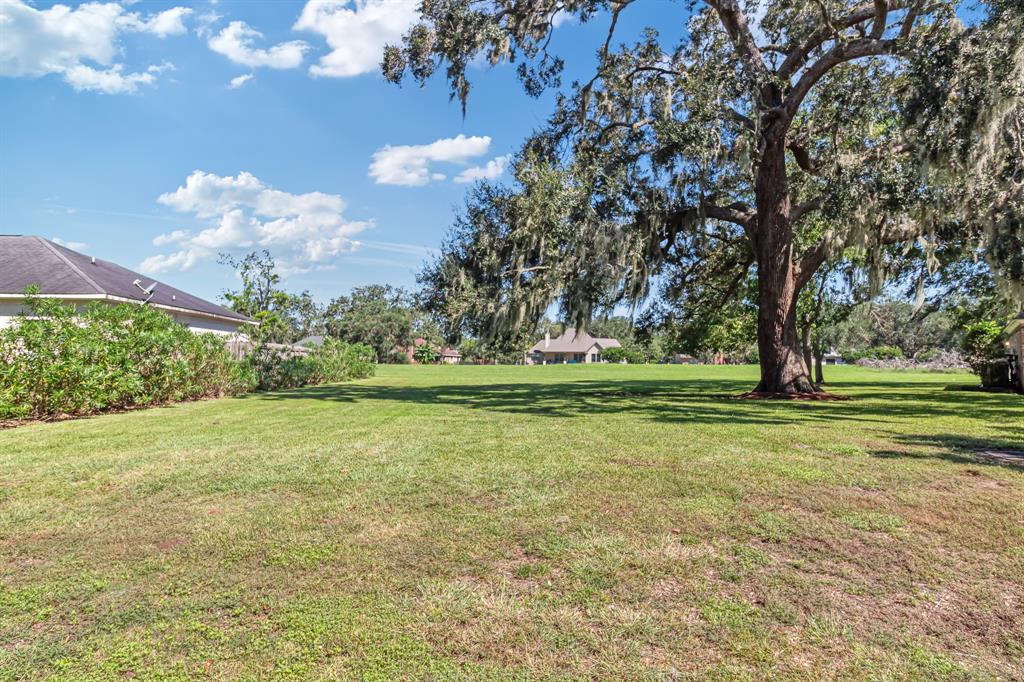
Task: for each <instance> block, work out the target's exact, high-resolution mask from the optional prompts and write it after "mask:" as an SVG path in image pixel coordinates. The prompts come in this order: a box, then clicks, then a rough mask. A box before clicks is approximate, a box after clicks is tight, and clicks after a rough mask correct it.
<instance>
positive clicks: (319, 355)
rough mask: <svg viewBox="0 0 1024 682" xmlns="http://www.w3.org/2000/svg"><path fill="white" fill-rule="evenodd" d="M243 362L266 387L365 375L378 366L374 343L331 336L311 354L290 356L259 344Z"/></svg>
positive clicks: (256, 381)
mask: <svg viewBox="0 0 1024 682" xmlns="http://www.w3.org/2000/svg"><path fill="white" fill-rule="evenodd" d="M243 364H244V365H245V367H246V369H247V371H248V372H250V373H251V375H252V377H253V384H254V385H255V387H256V388H257V389H259V390H262V391H272V390H276V389H284V388H298V387H299V386H309V385H315V384H327V383H335V382H339V381H349V380H351V379H364V378H366V377H369V376H373V373H374V370H375V369H376V365H375V364H374V352H373V349H372V348H371V347H369V346H367V345H366V344H362V343H353V344H348V343H345V342H343V341H338V340H337V339H332V338H330V337H327V338H325V339H324V341H323V345H321V346H318V347H316V348H314V349H313V350H312V351H311V352H309V353H308V354H306V355H292V356H290V357H289V356H286V355H284V354H283V353H281V352H280V351H277V350H274V349H271V348H268V347H265V346H263V347H261V346H257V347H256V348H255V349H254V350H253V351H252V352H251V353H250V354H249V355H248V356H247V357H246V358H245V360H243Z"/></svg>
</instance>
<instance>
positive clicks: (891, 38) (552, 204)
mask: <svg viewBox="0 0 1024 682" xmlns="http://www.w3.org/2000/svg"><path fill="white" fill-rule="evenodd" d="M631 4H633V3H632V2H630V1H629V0H622V1H611V2H609V1H608V0H424V2H423V3H422V6H421V10H422V19H421V21H420V23H418V24H417V25H416V26H414V27H413V28H412V29H411V30H410V32H409V33H408V35H407V36H406V37H405V40H404V42H403V44H402V45H401V46H392V47H389V48H388V49H387V51H386V53H385V58H384V63H383V69H384V73H385V75H386V76H387V77H388V78H389V79H390V80H392V81H394V82H399V81H401V80H402V79H403V77H405V76H406V75H410V76H411V77H412V78H414V79H416V80H418V81H420V82H423V81H426V80H427V79H429V78H430V77H431V76H432V75H433V74H434V72H435V71H436V70H437V69H438V68H439V67H444V68H445V69H446V76H447V79H448V81H449V82H450V84H451V87H452V95H453V97H458V98H459V99H460V100H461V101H462V104H463V106H464V107H465V106H466V102H467V99H468V97H469V93H470V82H469V76H468V72H467V69H468V68H469V66H470V64H471V63H472V62H473V61H474V60H475V59H478V58H479V57H480V56H481V55H484V56H486V57H487V58H488V59H489V60H490V62H491V63H493V64H496V63H498V62H501V61H505V60H507V61H518V62H519V74H520V77H521V79H522V81H523V83H524V86H525V88H526V90H527V91H528V92H529V93H530V94H538V93H540V92H541V91H542V90H543V89H544V88H546V87H560V85H561V83H560V74H561V71H562V67H563V63H562V61H561V60H560V59H559V57H558V56H557V55H555V54H553V53H552V52H551V50H550V45H551V40H552V35H553V32H554V31H555V30H556V29H555V26H556V24H558V23H559V21H560V19H561V18H563V17H566V16H569V15H572V16H575V17H576V19H577V20H579V21H604V22H605V23H606V25H607V39H606V40H605V41H604V43H603V45H602V46H601V47H600V48H599V50H598V54H597V65H596V69H595V71H594V73H593V77H592V78H590V79H589V80H587V81H586V82H579V83H573V84H572V86H571V87H570V88H568V89H566V90H565V91H563V92H562V94H561V95H560V97H559V101H558V106H557V109H556V111H555V113H554V114H553V116H552V118H551V120H550V121H549V124H548V125H547V126H546V127H545V128H544V129H543V130H541V131H538V132H537V133H536V134H535V135H534V136H533V137H532V138H531V139H530V140H528V141H527V142H526V144H525V145H524V147H523V150H522V151H521V152H520V154H519V156H518V158H517V161H516V163H515V168H514V177H515V183H514V185H513V186H511V187H495V186H483V187H480V188H478V189H477V190H475V192H474V193H473V194H472V195H471V197H470V200H469V202H468V204H467V210H466V212H465V214H464V215H463V216H462V217H461V218H460V222H459V224H458V225H457V226H456V230H455V232H454V233H453V236H452V238H451V239H450V241H449V243H448V244H447V245H446V247H445V254H444V256H443V257H442V259H441V260H439V261H438V262H437V263H435V264H434V266H432V268H430V269H428V272H427V273H426V274H425V278H426V280H427V283H428V284H429V285H431V286H432V287H433V288H434V290H435V298H436V300H434V301H433V304H434V307H435V309H442V310H444V309H447V310H448V311H449V312H452V311H454V312H455V313H456V314H460V315H462V316H463V317H464V318H466V317H471V316H475V317H476V318H480V317H481V314H482V313H485V314H486V315H485V316H486V317H487V318H488V319H490V320H491V326H492V328H497V327H502V328H505V329H511V330H517V329H520V327H521V326H522V325H523V324H524V323H527V324H530V323H532V322H533V321H535V320H537V319H539V318H540V317H541V316H542V315H543V313H544V311H545V310H546V309H547V307H548V306H549V305H550V304H551V302H553V301H556V300H557V301H560V302H561V305H562V307H563V310H564V312H565V313H566V315H567V316H569V317H570V318H572V319H573V321H575V322H576V323H577V324H585V323H586V321H587V320H588V319H589V318H590V317H591V315H592V314H593V313H594V311H595V309H597V308H601V307H608V306H610V305H615V304H618V303H622V302H633V303H636V302H639V301H641V300H644V299H645V298H646V297H647V296H648V295H649V293H650V292H651V286H652V282H658V283H659V284H660V285H661V287H662V291H663V295H664V294H667V295H669V296H672V295H673V292H674V295H676V296H677V298H678V300H679V301H686V300H687V299H688V298H690V299H692V298H693V296H694V292H695V291H697V292H699V293H703V294H707V293H709V292H710V293H713V294H715V295H717V296H722V297H723V300H724V299H726V298H728V297H729V296H730V295H734V294H735V293H736V291H737V290H738V289H739V288H740V287H741V285H742V283H743V282H744V281H745V280H746V277H747V274H748V272H749V271H750V269H751V268H753V269H754V270H756V279H757V283H758V293H757V297H758V298H757V300H758V320H757V340H758V350H759V356H760V365H761V381H760V383H759V385H758V387H757V391H758V392H763V393H769V394H791V393H803V392H815V391H818V390H819V389H818V387H817V386H816V385H815V384H814V383H813V382H812V380H811V378H810V376H809V372H808V368H807V366H806V364H805V362H804V360H803V358H802V353H801V342H800V338H799V334H798V311H797V302H798V299H799V297H800V292H801V290H802V289H803V288H804V287H805V285H806V284H807V283H808V282H809V281H810V280H811V278H812V277H813V276H814V275H815V273H816V272H817V271H818V269H819V268H820V267H821V266H822V264H824V263H825V262H827V261H830V260H836V259H839V258H842V257H844V255H848V254H849V253H850V252H851V250H852V251H855V252H857V253H858V254H859V255H858V260H859V261H861V262H864V263H865V264H866V266H867V268H868V270H870V271H871V273H872V275H874V276H875V279H881V277H882V276H884V274H885V270H886V268H887V266H888V265H887V264H888V263H889V262H890V260H892V259H893V258H895V256H894V253H897V252H894V250H893V247H892V245H895V244H902V243H907V244H911V245H913V246H912V250H914V252H915V253H917V254H919V255H920V256H921V258H922V259H923V260H924V261H928V260H929V259H933V258H934V253H935V251H936V249H937V245H938V243H939V241H940V239H941V238H946V239H952V240H953V241H961V242H964V241H965V240H966V239H967V237H968V236H970V235H973V234H975V232H977V231H978V229H979V228H977V225H976V223H979V222H980V221H978V220H976V218H977V217H978V215H979V211H978V210H976V209H977V207H978V206H979V205H984V206H985V212H987V213H988V214H989V215H988V217H987V218H986V221H987V224H989V225H990V226H991V225H996V227H995V228H994V229H992V230H989V232H990V233H996V232H997V233H999V234H1000V235H1002V241H999V240H994V239H993V240H991V241H992V243H993V244H1001V245H1002V246H1003V248H1004V250H1006V251H1007V253H1008V254H1009V259H1008V260H1007V259H1006V258H1004V259H1003V262H1010V263H1011V266H1012V261H1013V259H1014V258H1015V257H1016V255H1017V254H1018V249H1019V248H1020V244H1021V243H1024V241H1021V240H1020V239H1019V237H1020V229H1021V228H1020V220H1019V215H1020V214H1019V213H1016V214H1014V212H1013V210H1011V209H1014V207H1016V209H1019V206H1020V192H1019V187H1020V186H1019V183H1020V182H1021V179H1022V178H1021V175H1020V173H1021V163H1020V160H1019V159H1017V160H1015V159H1014V154H1013V150H1014V146H1013V145H1014V144H1018V145H1019V144H1020V139H1021V136H1020V128H1021V120H1022V118H1021V117H1022V114H1024V110H1022V108H1021V106H1020V102H1021V100H1022V95H1024V92H1022V90H1024V86H1022V85H1021V83H1022V82H1024V57H1022V55H1024V52H1022V51H1021V48H1020V45H1021V39H1020V36H1021V30H1020V29H1021V25H1020V21H1019V19H1020V13H1019V5H1018V6H1017V7H1018V10H1017V11H1016V13H1014V12H1015V10H1014V1H1011V0H997V1H994V2H990V3H988V4H987V5H983V6H982V9H981V10H973V11H968V10H966V9H965V8H964V7H963V5H965V3H962V2H959V1H958V0H871V1H870V2H866V3H864V2H853V1H851V0H764V1H763V2H760V3H759V2H757V1H756V0H750V1H748V2H745V3H742V2H739V0H707V2H706V3H692V2H691V3H679V4H678V5H676V7H677V8H678V11H677V14H676V15H675V21H676V22H677V26H676V27H673V28H679V27H683V28H684V30H683V37H682V38H681V39H680V40H679V41H677V42H675V43H674V44H666V41H665V40H663V39H662V38H661V37H660V36H659V34H658V32H657V30H656V29H657V28H658V27H652V28H649V29H647V30H646V31H645V32H644V33H643V34H642V35H640V36H634V37H633V39H632V42H631V43H621V44H620V43H619V42H617V41H620V40H621V39H622V37H621V36H618V35H617V34H616V30H617V27H618V26H619V19H620V17H621V16H622V15H623V13H624V12H628V11H630V7H629V6H630V5H631ZM958 12H961V13H964V12H967V13H968V14H969V15H970V16H967V17H966V19H967V23H968V24H969V25H981V24H984V23H985V22H995V23H996V25H997V28H998V29H999V30H1000V31H1002V33H1000V34H999V35H1000V36H1001V37H1002V38H1005V39H1006V40H1008V41H1009V44H1007V45H1002V46H999V47H998V49H996V48H995V47H994V46H989V47H986V46H985V45H984V44H982V41H979V39H978V35H976V34H977V31H978V30H980V29H977V28H970V29H967V28H965V27H964V19H965V17H961V16H958ZM972 12H973V13H972ZM1000 22H1001V23H1000ZM1014 27H1016V29H1014ZM662 28H664V27H662ZM985 30H988V31H990V32H991V31H993V30H994V29H992V28H991V27H988V28H987V29H985ZM972 32H973V33H972ZM989 37H990V38H991V34H990V36H989ZM982 65H984V66H982ZM964 79H967V81H966V82H965V80H964ZM959 96H966V97H967V99H968V100H969V101H966V102H965V101H964V100H962V99H956V98H957V97H959ZM951 97H952V98H953V99H951ZM1013 126H1016V132H1015V133H1014V132H1013ZM943 134H948V135H953V136H955V137H956V140H955V141H953V140H948V141H943V140H942V139H941V136H942V135H943ZM982 140H983V142H982ZM944 144H945V145H946V146H947V147H948V149H944ZM979 144H983V145H988V147H987V148H986V151H985V153H983V154H977V153H975V151H973V150H975V149H976V148H977V147H978V146H979ZM950 149H952V150H955V151H954V152H953V153H950V151H949V150H950ZM971 159H974V161H971ZM940 168H941V169H943V170H942V171H941V172H940V171H939V170H937V169H940ZM979 169H982V170H979ZM972 173H973V177H975V178H978V177H984V178H992V177H994V180H992V182H990V183H987V184H985V186H984V187H982V188H981V190H980V191H979V192H973V191H971V192H964V191H963V186H962V185H963V183H964V182H966V181H967V178H968V177H969V176H971V174H972ZM958 181H959V183H960V186H958ZM986 182H987V181H986ZM1014 183H1018V184H1014ZM968 195H969V196H968ZM996 200H998V202H1000V203H999V204H998V207H996V205H995V204H994V203H993V201H996ZM1015 202H1016V203H1015ZM972 203H973V205H974V207H975V210H960V211H959V212H957V211H956V210H954V206H955V207H956V208H957V209H963V208H964V207H965V206H970V205H972ZM937 207H942V208H941V210H937ZM1008 216H1009V217H1008ZM1006 235H1009V237H1010V238H1009V240H1008V241H1007V239H1006ZM1014 239H1016V241H1014ZM915 240H916V241H915ZM899 254H900V255H901V256H902V257H905V256H906V251H901V252H899ZM1004 255H1005V254H1004ZM1018 269H1019V268H1018ZM666 287H667V288H666Z"/></svg>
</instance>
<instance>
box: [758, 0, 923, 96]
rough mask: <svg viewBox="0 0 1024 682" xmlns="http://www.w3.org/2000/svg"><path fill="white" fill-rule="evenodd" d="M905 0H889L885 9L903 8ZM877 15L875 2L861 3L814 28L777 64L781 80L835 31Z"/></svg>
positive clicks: (789, 76) (794, 71) (788, 75)
mask: <svg viewBox="0 0 1024 682" xmlns="http://www.w3.org/2000/svg"><path fill="white" fill-rule="evenodd" d="M908 4H909V3H908V2H907V1H906V0H890V1H889V2H888V3H887V4H886V11H887V12H892V11H895V10H898V9H903V8H905V7H907V6H908ZM877 16H878V7H877V5H876V4H875V3H872V4H868V5H861V6H859V7H856V8H854V10H853V11H852V12H850V13H849V14H847V15H846V16H844V17H840V18H838V19H833V20H832V22H831V26H820V27H819V28H817V29H815V30H814V31H813V32H812V33H811V34H810V35H809V36H807V38H806V39H804V41H803V43H801V44H800V45H799V46H798V47H796V48H792V49H791V50H790V51H789V52H788V53H787V56H786V59H785V60H783V62H782V64H781V65H780V66H779V69H778V71H777V73H778V75H779V77H780V78H781V79H783V80H787V81H788V80H789V79H790V78H792V76H793V74H795V73H796V72H797V71H798V70H799V69H800V67H801V66H803V65H804V63H806V61H807V59H808V58H809V57H810V56H811V53H812V52H813V51H814V50H815V49H817V48H818V47H820V46H821V45H822V44H823V43H825V42H826V41H827V40H829V39H830V38H832V37H833V35H834V33H833V30H835V31H842V30H845V29H848V28H850V27H851V26H856V25H857V24H860V23H863V22H865V21H868V20H870V19H871V18H872V17H877Z"/></svg>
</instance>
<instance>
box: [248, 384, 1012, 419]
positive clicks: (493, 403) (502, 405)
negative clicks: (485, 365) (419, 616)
mask: <svg viewBox="0 0 1024 682" xmlns="http://www.w3.org/2000/svg"><path fill="white" fill-rule="evenodd" d="M749 388H750V381H749V379H737V380H724V379H697V378H687V379H680V380H626V381H623V380H587V381H563V382H557V383H552V382H545V383H540V382H516V383H483V384H481V383H477V384H457V383H456V384H445V385H428V386H397V387H395V386H388V385H380V384H372V383H370V384H367V383H352V384H333V385H326V386H313V387H308V388H304V389H298V390H294V391H281V392H274V393H262V394H254V395H252V396H251V397H250V398H248V399H255V400H272V401H284V400H325V401H332V402H338V403H354V402H361V401H390V402H402V403H413V404H424V405H448V406H453V407H461V408H467V409H473V410H486V411H492V412H499V413H509V414H519V415H525V416H537V417H555V418H557V417H576V416H595V415H596V416H602V415H608V416H611V415H617V414H624V413H625V414H635V415H637V416H640V417H642V418H648V419H652V420H656V421H659V422H666V423H705V424H765V425H768V424H771V425H779V424H786V423H793V424H799V423H815V422H831V421H853V422H865V423H878V424H885V423H889V422H891V421H892V420H893V419H894V418H901V419H902V418H910V419H921V420H928V419H933V418H935V417H942V416H950V417H955V416H960V417H962V416H965V415H969V416H972V417H975V418H978V419H981V420H986V421H987V420H995V421H997V422H1002V423H1005V424H1007V426H1010V425H1012V424H1013V423H1014V422H1013V420H1014V419H1017V420H1021V419H1024V402H1022V401H1019V400H1017V399H1016V398H1015V397H1013V396H1009V397H1007V396H995V397H994V396H979V395H978V394H972V393H961V392H949V391H944V390H943V388H944V386H943V385H942V384H934V383H920V382H893V381H888V382H877V383H870V384H867V383H852V382H842V383H835V384H830V385H829V390H830V391H834V392H836V393H839V394H849V395H851V396H852V397H853V398H854V399H853V400H850V401H842V402H830V401H806V402H805V401H773V400H743V399H739V398H737V396H738V395H739V394H741V393H743V392H744V391H746V390H749ZM1015 414H1016V416H1014V415H1015Z"/></svg>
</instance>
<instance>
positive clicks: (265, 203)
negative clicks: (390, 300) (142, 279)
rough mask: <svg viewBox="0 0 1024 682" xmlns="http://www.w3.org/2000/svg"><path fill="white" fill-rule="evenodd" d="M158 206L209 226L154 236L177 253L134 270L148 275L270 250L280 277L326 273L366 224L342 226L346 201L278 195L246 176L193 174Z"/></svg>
mask: <svg viewBox="0 0 1024 682" xmlns="http://www.w3.org/2000/svg"><path fill="white" fill-rule="evenodd" d="M157 201H158V202H159V203H161V204H163V205H165V206H169V207H170V208H173V209H174V210H176V211H179V212H181V213H191V214H193V215H194V216H195V217H197V218H200V219H203V220H209V221H210V226H209V227H207V228H206V229H203V230H200V231H199V232H198V233H193V232H191V231H188V230H175V231H173V232H170V233H168V234H162V235H159V236H157V237H156V238H155V239H154V240H153V244H154V245H155V246H170V247H173V248H175V249H177V250H176V251H174V252H172V253H167V254H157V255H154V256H150V257H149V258H147V259H145V260H144V261H143V262H142V264H141V265H140V266H139V268H140V269H141V270H142V271H143V272H146V273H149V274H157V273H160V272H166V271H168V270H187V269H188V268H190V267H192V266H194V265H195V264H196V263H198V262H200V261H202V260H211V259H213V258H214V257H216V255H217V254H218V253H220V252H224V251H246V250H252V249H255V248H265V249H269V250H270V251H271V252H272V253H273V254H274V255H275V256H276V257H277V258H278V261H279V263H280V265H281V267H282V271H283V272H284V271H287V272H292V273H294V272H302V271H306V270H309V269H310V268H314V267H317V268H319V267H325V266H329V265H330V264H331V263H330V262H329V261H331V260H332V259H334V258H335V257H337V256H339V255H341V254H344V253H350V252H352V251H353V250H354V249H355V248H356V246H358V242H356V241H354V240H353V239H352V237H354V236H355V235H356V234H358V233H359V232H361V231H363V230H365V229H366V228H368V227H370V226H371V225H372V222H371V221H350V220H347V219H346V218H345V217H344V215H343V211H344V209H345V202H344V200H342V198H341V197H340V196H338V195H336V194H325V193H323V192H307V193H305V194H291V193H289V192H282V191H280V190H276V189H274V188H272V187H269V186H267V185H266V184H264V183H263V182H261V181H260V180H259V179H258V178H257V177H256V176H254V175H252V174H251V173H246V172H242V173H239V174H238V175H237V176H219V175H214V174H213V173H204V172H203V171H198V170H197V171H194V172H193V173H192V174H191V175H189V176H188V178H187V179H186V180H185V184H184V185H183V186H181V187H178V189H176V190H175V191H173V192H167V193H166V194H162V195H160V197H159V198H158V199H157Z"/></svg>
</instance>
